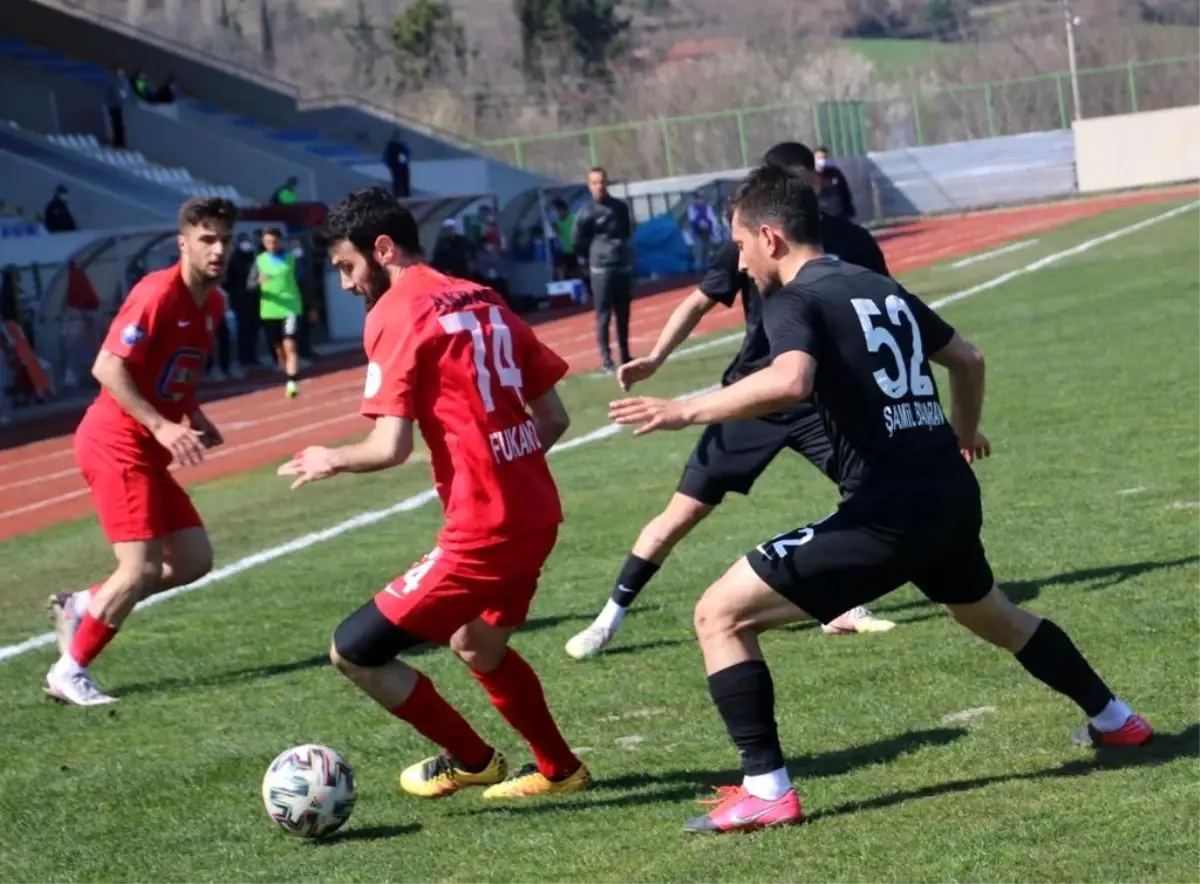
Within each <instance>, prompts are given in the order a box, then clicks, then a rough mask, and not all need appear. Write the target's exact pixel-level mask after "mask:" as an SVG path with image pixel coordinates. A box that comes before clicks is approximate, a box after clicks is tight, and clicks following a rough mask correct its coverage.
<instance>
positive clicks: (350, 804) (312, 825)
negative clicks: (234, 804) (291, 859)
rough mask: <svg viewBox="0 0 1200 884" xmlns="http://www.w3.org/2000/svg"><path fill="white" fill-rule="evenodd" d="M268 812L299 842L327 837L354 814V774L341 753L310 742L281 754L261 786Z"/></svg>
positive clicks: (268, 770)
mask: <svg viewBox="0 0 1200 884" xmlns="http://www.w3.org/2000/svg"><path fill="white" fill-rule="evenodd" d="M262 797H263V804H265V805H266V807H267V814H268V815H269V816H270V817H271V819H273V820H274V821H275V822H276V823H277V824H278V825H279V827H280V828H281V829H283V830H284V831H285V832H287V833H288V834H290V835H296V836H297V837H299V838H324V837H325V836H326V835H329V834H332V833H333V832H336V831H337V830H338V829H340V828H341V827H342V826H343V825H344V824H345V822H346V820H348V819H350V814H351V813H353V812H354V802H355V801H356V800H357V798H358V793H357V791H356V789H355V787H354V771H353V770H351V769H350V765H349V764H347V763H346V759H345V758H343V757H342V756H341V754H340V753H339V752H337V751H336V750H334V749H330V748H329V747H328V746H319V745H317V744H314V743H308V744H305V745H303V746H294V747H292V748H291V749H288V750H287V751H285V752H281V753H280V754H279V755H278V756H276V758H275V760H274V761H272V762H271V766H270V767H269V768H267V774H266V776H264V777H263V782H262Z"/></svg>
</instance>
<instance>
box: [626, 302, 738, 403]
mask: <svg viewBox="0 0 1200 884" xmlns="http://www.w3.org/2000/svg"><path fill="white" fill-rule="evenodd" d="M716 304H717V302H716V301H714V300H713V299H712V298H710V297H709V296H708V295H706V294H704V292H702V291H700V289H693V290H692V293H691V294H690V295H688V296H687V297H686V298H684V299H683V300H682V301H681V302H680V303H679V306H677V307H676V308H675V309H674V310H673V311H672V312H671V315H670V316H669V317H668V318H667V323H666V325H664V326H663V329H662V331H661V332H659V335H658V340H657V341H656V342H655V344H654V349H652V350H651V351H650V353H649V355H647V356H639V357H638V358H637V359H632V360H630V361H629V362H626V363H625V364H624V365H622V366H621V367H620V368H618V369H617V383H619V384H620V385H621V389H622V390H625V391H628V390H629V389H630V388H631V387H632V386H633V385H634V384H636V383H640V382H641V381H644V380H647V379H648V378H650V377H652V376H653V375H654V373H655V372H656V371H658V369H659V368H660V367H661V366H662V364H663V363H664V362H666V361H667V357H668V356H670V355H671V354H672V353H674V352H675V349H676V348H677V347H678V346H679V345H680V344H682V343H683V342H684V341H686V340H687V338H688V335H690V334H691V333H692V332H693V331H694V330H695V328H696V326H697V325H699V324H700V320H701V319H703V318H704V315H705V314H706V313H708V311H710V310H711V309H712V308H713V307H715V306H716Z"/></svg>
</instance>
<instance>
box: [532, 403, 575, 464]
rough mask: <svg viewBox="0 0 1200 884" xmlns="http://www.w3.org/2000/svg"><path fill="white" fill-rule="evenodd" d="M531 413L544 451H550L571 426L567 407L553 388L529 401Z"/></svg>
mask: <svg viewBox="0 0 1200 884" xmlns="http://www.w3.org/2000/svg"><path fill="white" fill-rule="evenodd" d="M529 413H530V414H531V415H533V425H534V426H535V427H536V428H537V434H538V439H540V440H541V442H542V451H543V452H548V451H549V450H550V449H551V448H552V447H553V446H554V444H555V443H556V442H557V441H558V440H559V439H561V438H562V436H563V433H565V432H566V431H567V427H569V426H571V416H570V415H569V414H567V407H566V406H565V405H563V401H562V398H561V397H560V396H559V395H558V391H557V390H555V389H553V388H551V390H550V392H548V393H546V394H544V395H543V396H539V397H538V398H537V399H535V400H533V401H532V402H530V403H529Z"/></svg>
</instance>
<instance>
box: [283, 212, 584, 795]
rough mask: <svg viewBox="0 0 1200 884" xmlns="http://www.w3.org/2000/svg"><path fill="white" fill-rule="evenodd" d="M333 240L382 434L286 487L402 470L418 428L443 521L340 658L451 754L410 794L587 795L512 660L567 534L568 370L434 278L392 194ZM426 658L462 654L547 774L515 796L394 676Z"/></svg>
mask: <svg viewBox="0 0 1200 884" xmlns="http://www.w3.org/2000/svg"><path fill="white" fill-rule="evenodd" d="M326 226H327V234H328V239H329V251H330V258H331V260H332V261H333V264H334V266H335V267H337V269H338V270H339V271H340V272H341V276H342V288H344V289H346V290H353V291H355V292H357V293H358V294H361V295H363V296H364V298H365V299H366V304H367V309H368V311H369V313H368V315H367V320H366V326H365V328H364V330H363V343H364V346H365V349H366V353H367V360H368V363H369V364H368V365H367V377H366V387H365V389H364V391H363V405H362V413H363V415H364V416H366V417H368V418H371V419H373V420H374V422H375V427H374V429H373V430H372V431H371V433H370V435H368V436H367V438H366V439H365V440H363V441H362V442H360V443H358V444H357V445H350V446H346V447H343V448H333V449H330V448H319V447H314V448H306V449H305V450H304V451H303V452H301V453H300V454H298V455H296V456H295V457H294V458H293V459H292V460H291V461H290V462H289V463H286V464H284V465H283V466H281V467H280V468H279V474H280V475H285V476H294V477H296V481H295V482H294V483H293V484H292V487H293V488H298V487H300V486H301V485H304V484H307V483H309V482H313V481H317V480H319V479H328V478H329V477H331V476H334V475H337V474H338V473H367V472H374V471H376V470H383V469H387V468H388V467H394V466H397V465H399V464H402V463H404V461H405V460H406V459H407V458H408V456H409V455H410V454H411V453H412V450H413V425H414V424H416V425H417V426H418V427H419V428H420V430H421V435H422V436H423V437H424V439H425V443H426V445H427V446H428V447H429V454H430V459H431V461H432V464H433V476H434V483H435V485H436V488H437V493H438V496H439V497H440V498H441V500H442V505H443V507H444V509H445V525H444V527H443V528H442V531H441V534H440V536H439V537H438V543H437V546H436V547H435V548H434V549H433V551H432V552H430V553H429V554H428V555H427V556H425V557H424V558H423V559H422V560H421V561H420V562H418V563H416V564H415V565H413V566H412V568H411V569H410V570H409V571H408V573H406V574H404V575H403V576H401V577H398V578H396V579H395V580H393V581H392V582H391V583H389V584H388V585H387V586H386V587H384V588H383V590H381V591H380V592H379V593H378V594H377V595H376V596H375V598H374V599H373V600H372V601H370V602H368V603H367V604H365V605H363V606H362V607H361V608H360V609H359V610H358V611H356V612H355V613H353V614H351V615H350V616H349V617H347V618H346V619H345V620H344V621H342V623H341V624H340V625H339V626H338V627H337V629H336V630H335V631H334V634H333V644H332V647H331V649H330V652H329V656H330V658H331V659H332V660H333V663H334V665H335V666H337V668H338V669H340V670H341V671H342V673H344V674H345V675H346V676H347V677H348V678H350V680H351V681H353V682H354V683H355V684H357V685H358V686H359V687H360V688H361V689H362V690H363V691H365V692H366V693H367V694H369V695H370V696H371V697H372V698H373V699H374V700H375V701H376V702H378V703H379V704H380V705H382V706H383V707H384V708H385V709H387V710H389V711H390V712H391V713H392V714H393V715H394V716H396V717H397V718H400V719H402V720H404V721H407V722H408V723H409V724H411V725H412V726H413V727H414V728H416V730H417V731H418V732H419V733H421V734H422V735H423V736H424V737H426V738H427V739H429V740H431V741H432V742H434V743H437V744H438V745H439V746H441V747H442V749H443V750H445V751H444V752H443V754H441V755H438V756H435V757H433V758H428V759H425V760H424V761H421V762H418V763H417V764H414V765H412V766H411V767H409V768H408V769H406V770H405V771H404V772H403V773H402V774H401V776H400V787H401V788H402V789H404V790H405V791H406V792H409V793H411V794H413V795H417V796H420V797H424V798H440V797H442V796H444V795H449V794H451V793H453V792H457V791H459V790H460V789H463V788H465V787H468V786H482V787H486V790H485V791H484V793H483V797H484V798H523V797H527V796H532V795H541V794H549V793H561V792H574V791H577V790H580V789H583V788H586V787H587V785H588V783H589V776H588V771H587V768H586V767H584V765H583V764H582V762H580V761H579V759H578V758H577V757H576V756H575V754H574V753H573V752H572V751H571V749H570V748H569V747H568V746H567V743H566V741H565V740H564V739H563V737H562V734H561V733H560V732H559V730H558V726H557V725H556V724H555V722H554V719H553V717H552V716H551V715H550V710H549V709H548V708H547V706H546V699H545V695H544V694H543V693H542V686H541V683H540V682H539V681H538V677H537V675H535V674H534V671H533V670H532V669H531V668H530V666H529V664H528V663H526V662H525V660H524V658H522V657H521V655H520V654H518V653H517V652H516V651H515V650H513V649H511V648H509V647H508V639H509V636H510V635H511V634H512V633H513V631H514V630H515V629H516V628H517V627H518V626H520V625H521V624H522V623H524V622H525V618H526V616H527V614H528V611H529V604H530V602H531V601H532V599H533V595H534V592H535V591H536V589H537V581H538V577H539V576H540V574H541V569H542V565H543V563H544V562H545V561H546V559H547V558H548V557H549V555H550V551H551V550H552V549H553V548H554V542H555V539H556V537H557V534H558V525H559V523H560V522H561V521H562V507H561V505H560V503H559V499H558V489H557V488H556V487H555V484H554V480H553V478H552V477H551V475H550V469H549V467H548V466H547V464H546V458H545V454H546V451H547V450H548V449H549V448H550V447H551V446H552V445H553V444H554V443H555V442H556V441H557V440H558V439H559V438H560V437H561V436H562V434H563V433H564V432H565V431H566V428H567V425H568V423H569V420H568V417H567V413H566V410H565V409H564V407H563V404H562V401H561V400H560V399H559V397H558V394H557V393H556V392H555V389H554V385H555V384H556V383H557V382H558V381H559V380H560V379H561V378H562V377H563V375H565V374H566V371H567V365H566V363H565V362H564V361H563V360H562V359H560V358H559V357H558V356H557V355H556V354H555V353H554V352H553V351H551V350H550V349H548V348H547V347H545V346H544V345H543V344H542V343H541V342H540V341H538V339H537V337H535V336H534V334H533V331H532V329H530V328H529V326H528V325H526V324H525V323H524V322H523V321H521V320H520V319H519V318H518V317H517V316H516V315H515V314H514V313H513V312H512V311H510V310H509V309H508V308H507V307H506V306H505V305H504V303H503V301H502V300H501V299H500V297H499V296H498V295H496V293H495V292H493V291H491V290H490V289H486V288H483V287H481V286H479V285H477V284H475V283H472V282H467V281H465V280H462V279H455V278H453V277H450V276H445V275H443V274H441V273H439V272H437V271H436V270H434V269H433V268H432V267H430V266H428V265H427V264H425V263H424V262H423V259H422V257H421V256H422V252H421V244H420V240H419V236H418V230H417V223H416V221H415V220H414V219H413V216H412V215H411V214H410V213H409V212H408V210H407V209H405V208H404V207H403V206H402V205H400V203H399V202H397V201H396V199H395V198H394V197H392V196H391V195H390V194H388V193H387V192H386V191H383V190H381V189H378V188H371V189H367V190H360V191H356V192H354V193H352V194H350V195H349V196H348V197H347V198H346V199H345V200H344V201H343V202H342V203H341V204H340V205H338V206H337V207H336V208H335V209H334V210H333V211H332V213H331V214H330V216H329V219H328V220H327V222H326ZM425 642H433V643H435V644H443V645H444V644H449V645H450V647H451V648H452V649H453V650H454V652H455V653H456V654H457V655H458V656H459V658H460V659H461V660H462V661H463V662H464V663H466V665H467V666H468V668H470V670H471V673H472V674H473V675H474V676H475V678H476V679H477V680H478V681H479V683H480V685H482V686H483V689H484V690H485V691H486V692H487V694H488V697H489V698H490V699H491V702H492V705H493V706H495V707H496V710H497V711H498V712H499V713H500V714H501V715H502V716H504V718H505V720H507V721H508V723H509V724H510V725H512V727H513V728H514V729H515V730H516V731H517V732H518V733H520V735H521V736H522V737H524V738H525V740H526V742H527V743H529V746H530V748H531V749H532V750H533V755H534V758H535V759H536V764H533V765H529V766H527V767H525V768H524V769H522V770H521V771H520V772H519V773H518V774H517V775H515V776H514V777H512V778H511V779H505V777H506V775H507V772H508V768H507V763H506V762H505V759H504V756H503V755H502V754H501V753H500V751H499V750H498V749H495V748H493V747H492V746H491V745H489V744H488V743H486V742H485V741H484V740H483V738H482V737H480V736H479V734H478V733H476V732H475V730H474V729H473V728H472V727H471V726H470V725H469V724H468V723H467V722H466V720H465V719H464V718H463V717H462V716H461V715H460V714H459V713H458V712H457V711H456V710H455V709H454V708H453V707H451V706H450V704H449V703H447V702H446V701H445V700H444V699H443V698H442V696H441V695H440V694H439V693H438V692H437V689H436V688H435V687H434V686H433V683H432V682H431V681H430V680H429V679H428V678H427V677H426V676H425V675H423V674H422V673H420V672H418V671H417V670H416V669H413V668H412V667H410V666H408V665H407V664H406V663H403V662H401V661H400V660H398V659H396V657H397V655H398V654H400V653H401V652H403V651H405V650H408V649H410V648H413V647H416V646H417V645H420V644H423V643H425Z"/></svg>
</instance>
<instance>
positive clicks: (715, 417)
mask: <svg viewBox="0 0 1200 884" xmlns="http://www.w3.org/2000/svg"><path fill="white" fill-rule="evenodd" d="M816 370H817V362H816V360H815V359H813V358H812V356H811V355H809V354H808V353H804V352H803V351H800V350H789V351H787V352H785V353H780V354H779V356H777V357H776V358H775V359H774V361H772V362H771V364H770V365H768V366H767V367H766V368H764V369H763V370H762V371H757V372H755V373H754V374H751V375H748V376H747V377H744V378H742V379H741V380H740V381H738V382H737V383H736V384H730V385H729V386H728V387H724V388H722V389H720V390H716V391H714V392H712V393H708V394H706V395H704V396H697V397H696V398H695V399H689V400H686V401H684V402H676V401H669V400H666V399H653V398H651V397H648V396H635V397H633V398H630V399H620V400H617V401H616V402H613V403H610V405H609V407H608V416H609V419H610V420H612V421H613V422H615V423H618V424H623V425H630V424H642V426H640V427H638V429H636V430H635V431H634V435H635V436H640V435H642V434H644V433H651V432H654V431H655V430H680V429H683V428H684V427H688V426H692V425H695V424H719V423H723V422H725V421H730V420H741V419H743V418H750V417H759V416H761V415H764V414H771V413H772V412H775V411H779V410H781V409H783V408H786V407H787V406H789V405H791V404H792V403H795V402H799V401H801V400H803V399H807V398H808V397H809V396H811V395H812V385H813V378H814V377H815V375H816Z"/></svg>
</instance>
